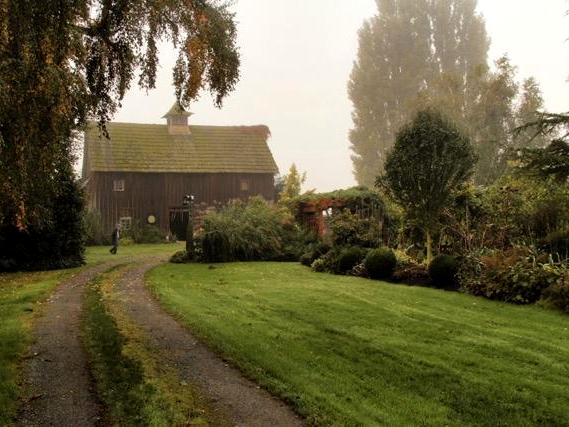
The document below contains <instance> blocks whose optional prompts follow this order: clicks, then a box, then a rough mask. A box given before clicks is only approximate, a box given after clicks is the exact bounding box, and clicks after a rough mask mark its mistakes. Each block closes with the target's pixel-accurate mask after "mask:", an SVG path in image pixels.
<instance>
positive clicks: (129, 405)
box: [82, 268, 226, 426]
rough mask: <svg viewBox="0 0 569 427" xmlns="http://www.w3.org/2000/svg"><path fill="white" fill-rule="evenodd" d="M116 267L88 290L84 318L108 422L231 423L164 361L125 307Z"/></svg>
mask: <svg viewBox="0 0 569 427" xmlns="http://www.w3.org/2000/svg"><path fill="white" fill-rule="evenodd" d="M120 274H121V269H120V268H119V269H115V270H112V271H110V272H107V273H106V274H104V275H101V276H99V277H98V278H97V279H96V280H95V281H93V282H92V283H91V284H90V286H89V289H88V291H87V295H86V300H85V314H84V318H83V322H82V330H83V338H84V343H85V347H86V349H87V352H88V354H89V357H90V363H91V368H92V372H93V375H94V377H95V381H96V384H97V391H98V394H99V396H100V398H101V400H102V401H103V403H104V404H105V406H106V407H107V409H108V412H107V414H106V418H107V419H106V423H107V424H110V425H121V426H130V425H132V426H165V425H171V426H187V425H209V424H213V425H220V426H222V425H226V423H225V422H224V421H223V420H222V419H221V418H218V416H217V415H215V414H213V413H212V412H211V411H209V409H208V408H207V406H206V404H205V403H204V402H203V401H202V400H201V399H200V398H199V396H198V395H197V394H196V393H195V392H194V390H193V389H192V388H191V386H189V385H188V384H185V383H182V382H180V380H179V379H178V377H177V375H176V373H175V372H174V371H173V370H172V369H170V368H168V367H167V366H165V365H164V364H163V363H161V361H160V357H159V354H158V353H157V352H156V351H155V350H154V349H152V348H150V347H149V345H148V343H147V342H146V340H145V337H144V334H143V332H142V331H141V330H140V329H139V328H138V327H137V326H136V325H134V324H133V323H132V322H131V321H130V319H129V318H128V316H126V314H125V313H123V312H122V311H121V309H120V304H119V303H118V302H117V301H116V299H115V297H114V295H113V283H114V282H115V281H116V279H117V278H118V277H119V276H120Z"/></svg>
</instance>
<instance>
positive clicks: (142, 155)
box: [85, 123, 278, 174]
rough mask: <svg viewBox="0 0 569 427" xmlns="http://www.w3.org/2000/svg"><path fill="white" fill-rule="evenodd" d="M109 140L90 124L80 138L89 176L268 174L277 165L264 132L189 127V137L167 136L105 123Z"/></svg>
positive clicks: (159, 128)
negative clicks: (107, 173) (137, 173)
mask: <svg viewBox="0 0 569 427" xmlns="http://www.w3.org/2000/svg"><path fill="white" fill-rule="evenodd" d="M107 129H108V132H109V135H110V140H108V139H106V138H105V137H103V136H100V132H99V129H98V128H97V126H96V124H94V123H91V124H89V126H88V127H87V130H86V132H85V154H86V164H85V166H86V167H87V170H88V171H92V172H110V171H123V172H181V173H208V172H209V173H229V172H233V173H239V172H241V173H271V174H275V173H277V172H278V168H277V165H276V163H275V161H274V159H273V156H272V154H271V151H270V150H269V147H268V145H267V138H268V136H269V135H270V132H269V129H268V128H267V127H266V126H190V134H189V135H170V134H169V133H168V126H166V125H153V124H137V123H109V124H108V125H107Z"/></svg>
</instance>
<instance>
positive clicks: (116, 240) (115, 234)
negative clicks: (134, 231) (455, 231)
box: [109, 224, 121, 255]
mask: <svg viewBox="0 0 569 427" xmlns="http://www.w3.org/2000/svg"><path fill="white" fill-rule="evenodd" d="M120 229H121V225H120V224H117V225H116V226H115V229H114V230H113V234H111V244H112V245H113V247H112V248H111V249H110V250H109V252H110V253H112V254H113V255H116V254H117V249H118V247H119V239H120Z"/></svg>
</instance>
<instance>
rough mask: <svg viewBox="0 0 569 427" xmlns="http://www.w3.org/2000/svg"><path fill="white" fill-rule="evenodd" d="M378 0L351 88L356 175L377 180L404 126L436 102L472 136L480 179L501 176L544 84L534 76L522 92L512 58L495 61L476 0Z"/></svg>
mask: <svg viewBox="0 0 569 427" xmlns="http://www.w3.org/2000/svg"><path fill="white" fill-rule="evenodd" d="M377 4H378V12H379V14H378V15H377V16H375V17H373V18H372V19H370V20H369V21H367V22H365V23H364V26H363V27H362V29H361V30H360V46H359V51H358V58H357V60H356V62H355V64H354V68H353V71H352V75H351V79H350V82H349V86H348V89H349V95H350V98H351V100H352V102H353V105H354V110H353V114H352V116H353V122H354V128H353V129H352V131H351V133H350V141H351V148H352V151H353V152H354V154H353V156H352V159H353V162H354V172H355V176H356V179H357V180H358V182H359V183H360V184H365V185H369V184H370V182H373V179H374V177H375V176H376V175H377V174H378V173H381V168H382V167H383V163H384V161H385V156H386V154H387V152H388V151H389V149H390V148H391V146H392V145H393V141H394V139H395V134H396V132H397V130H398V129H399V127H400V126H402V124H403V123H405V122H406V121H408V120H410V119H411V117H412V116H413V115H414V114H415V112H417V111H419V110H421V109H425V108H435V109H437V110H439V111H441V112H443V113H444V114H445V116H448V117H449V118H450V119H451V120H452V121H453V122H454V123H456V125H457V126H458V127H459V128H460V129H461V130H463V131H464V132H465V133H466V134H467V136H468V137H469V138H470V140H471V141H472V143H473V145H474V147H475V149H476V151H477V154H478V156H479V159H480V160H479V162H478V164H477V168H476V171H475V179H476V182H477V183H479V184H487V183H490V182H492V181H494V180H495V179H496V178H497V177H499V176H500V175H501V174H502V173H503V171H504V170H505V168H506V160H507V153H508V152H509V150H510V149H511V148H512V147H519V146H523V145H525V144H528V143H530V142H529V141H530V139H531V138H528V137H527V135H523V134H519V135H518V136H517V137H514V135H513V132H512V131H513V129H514V128H515V127H516V126H519V125H520V124H521V123H523V122H524V120H528V119H531V118H532V114H534V112H535V109H536V108H540V106H541V105H542V104H543V99H542V97H541V91H540V89H539V85H538V84H537V82H536V81H535V79H532V78H530V79H528V80H526V81H525V82H524V84H523V86H522V88H521V90H520V86H519V85H518V83H517V81H516V68H515V67H514V66H513V65H512V64H511V62H510V60H509V59H508V57H507V56H503V57H501V58H499V59H498V60H497V61H496V62H495V67H494V68H493V69H492V70H491V69H490V68H489V67H488V59H487V52H488V45H489V42H488V38H487V35H486V30H485V25H484V20H483V18H482V17H481V16H480V15H479V14H477V13H476V1H475V0H434V1H432V0H431V1H429V0H419V1H410V0H409V1H407V0H377ZM532 109H533V110H532ZM532 144H537V145H539V144H543V140H538V139H534V140H533V142H532Z"/></svg>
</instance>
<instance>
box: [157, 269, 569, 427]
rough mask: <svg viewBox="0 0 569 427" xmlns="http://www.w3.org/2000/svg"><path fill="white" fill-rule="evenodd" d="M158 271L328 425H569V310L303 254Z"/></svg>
mask: <svg viewBox="0 0 569 427" xmlns="http://www.w3.org/2000/svg"><path fill="white" fill-rule="evenodd" d="M148 282H149V286H150V287H151V288H152V290H153V291H154V292H155V293H156V294H157V296H158V297H159V298H160V300H161V301H162V303H163V304H164V306H165V307H166V308H167V309H168V310H170V311H171V312H172V313H174V314H176V315H177V316H179V318H180V319H181V320H182V321H183V322H185V323H186V324H187V325H188V326H189V327H190V328H191V329H192V330H193V331H195V332H196V333H197V334H198V335H200V336H201V337H202V338H204V339H205V340H206V341H208V342H209V343H210V345H211V346H213V347H214V348H216V349H217V350H218V351H220V352H221V353H223V354H224V355H225V356H226V357H228V358H230V359H232V360H233V361H234V363H235V364H237V365H239V366H240V367H241V369H243V371H244V372H246V373H247V374H248V375H249V376H251V377H254V378H255V379H257V380H258V381H259V382H260V383H261V384H263V385H264V386H266V387H267V388H269V389H270V390H272V391H273V392H274V393H276V394H279V395H280V396H282V397H283V398H285V399H286V400H288V401H289V402H290V403H291V404H292V405H294V406H295V407H296V408H297V410H298V411H299V412H300V413H301V414H303V415H304V416H306V417H307V418H308V419H309V421H311V422H313V423H315V424H323V425H328V424H333V425H377V424H385V425H434V426H444V425H452V426H455V425H461V426H463V425H492V426H495V425H511V426H524V425H569V316H566V315H562V314H559V313H556V312H553V311H547V310H544V309H541V308H539V307H517V306H512V305H506V304H502V303H497V302H492V301H487V300H484V299H481V298H475V297H471V296H467V295H462V294H458V293H451V292H445V291H439V290H434V289H427V288H420V287H407V286H403V285H393V284H387V283H382V282H373V281H368V280H364V279H359V278H353V277H342V276H332V275H327V274H319V273H313V272H311V271H310V270H309V269H308V268H306V267H302V266H300V265H298V264H289V263H235V264H221V265H216V266H215V268H210V267H209V266H208V265H199V264H192V265H179V264H176V265H174V264H168V265H164V266H160V267H158V268H157V269H155V270H153V271H152V272H151V273H149V276H148Z"/></svg>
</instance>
